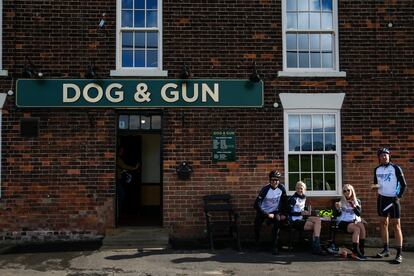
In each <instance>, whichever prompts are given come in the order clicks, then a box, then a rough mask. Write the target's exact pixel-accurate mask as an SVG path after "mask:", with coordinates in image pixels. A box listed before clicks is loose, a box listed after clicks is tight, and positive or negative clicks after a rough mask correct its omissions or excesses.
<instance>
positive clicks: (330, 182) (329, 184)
mask: <svg viewBox="0 0 414 276" xmlns="http://www.w3.org/2000/svg"><path fill="white" fill-rule="evenodd" d="M335 189H336V181H335V174H334V173H325V190H327V191H331V190H335Z"/></svg>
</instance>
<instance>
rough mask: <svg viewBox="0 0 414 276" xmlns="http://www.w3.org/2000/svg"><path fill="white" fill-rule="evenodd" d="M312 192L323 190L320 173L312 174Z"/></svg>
mask: <svg viewBox="0 0 414 276" xmlns="http://www.w3.org/2000/svg"><path fill="white" fill-rule="evenodd" d="M313 190H314V191H322V190H323V174H322V173H314V174H313Z"/></svg>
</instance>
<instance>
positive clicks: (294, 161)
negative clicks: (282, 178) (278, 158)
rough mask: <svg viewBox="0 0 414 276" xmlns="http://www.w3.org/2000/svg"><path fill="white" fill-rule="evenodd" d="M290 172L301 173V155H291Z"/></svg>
mask: <svg viewBox="0 0 414 276" xmlns="http://www.w3.org/2000/svg"><path fill="white" fill-rule="evenodd" d="M288 160H289V167H288V168H289V172H299V155H289V158H288Z"/></svg>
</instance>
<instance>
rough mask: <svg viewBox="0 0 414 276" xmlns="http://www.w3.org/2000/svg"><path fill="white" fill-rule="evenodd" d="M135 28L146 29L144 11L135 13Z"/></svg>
mask: <svg viewBox="0 0 414 276" xmlns="http://www.w3.org/2000/svg"><path fill="white" fill-rule="evenodd" d="M134 27H145V18H144V11H135V14H134Z"/></svg>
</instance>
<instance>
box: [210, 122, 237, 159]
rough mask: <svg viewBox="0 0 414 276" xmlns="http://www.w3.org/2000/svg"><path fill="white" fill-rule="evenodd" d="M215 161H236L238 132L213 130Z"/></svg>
mask: <svg viewBox="0 0 414 276" xmlns="http://www.w3.org/2000/svg"><path fill="white" fill-rule="evenodd" d="M212 143H213V144H212V146H213V162H220V161H236V134H235V132H234V131H231V130H217V131H213V135H212Z"/></svg>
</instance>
